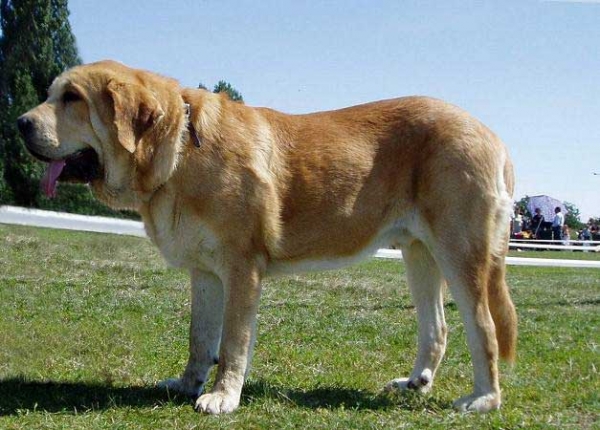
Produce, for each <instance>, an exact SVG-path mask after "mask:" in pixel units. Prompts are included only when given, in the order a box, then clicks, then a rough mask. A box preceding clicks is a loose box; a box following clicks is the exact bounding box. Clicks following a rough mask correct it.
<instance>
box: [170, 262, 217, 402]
mask: <svg viewBox="0 0 600 430" xmlns="http://www.w3.org/2000/svg"><path fill="white" fill-rule="evenodd" d="M191 278H192V319H191V323H190V351H189V354H190V355H189V359H188V363H187V366H186V368H185V371H184V372H183V376H182V377H181V378H179V379H168V380H166V381H163V382H161V383H159V386H162V387H165V388H167V389H169V390H172V391H176V392H180V393H183V394H187V395H190V396H199V395H200V394H202V391H203V389H204V384H205V383H206V380H207V378H208V373H209V371H210V369H211V368H212V367H213V366H214V365H215V364H217V363H218V361H219V344H220V341H221V332H222V327H223V284H222V282H221V280H220V279H219V278H217V277H216V276H214V275H212V274H209V273H205V272H200V271H197V270H192V272H191Z"/></svg>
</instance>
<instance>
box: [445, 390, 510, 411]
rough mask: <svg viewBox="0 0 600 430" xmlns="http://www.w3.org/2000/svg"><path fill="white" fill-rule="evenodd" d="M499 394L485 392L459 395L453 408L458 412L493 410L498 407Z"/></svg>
mask: <svg viewBox="0 0 600 430" xmlns="http://www.w3.org/2000/svg"><path fill="white" fill-rule="evenodd" d="M500 403H501V402H500V395H499V394H494V393H491V394H485V395H483V396H478V395H475V394H471V395H470V396H465V397H461V398H460V399H458V400H456V401H455V402H454V405H453V406H454V409H456V410H457V411H459V412H477V413H480V414H484V413H486V412H489V411H494V410H496V409H499V408H500Z"/></svg>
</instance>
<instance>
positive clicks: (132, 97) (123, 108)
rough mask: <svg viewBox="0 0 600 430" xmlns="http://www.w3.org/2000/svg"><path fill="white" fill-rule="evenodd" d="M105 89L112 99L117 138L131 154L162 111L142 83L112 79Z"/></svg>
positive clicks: (162, 113)
mask: <svg viewBox="0 0 600 430" xmlns="http://www.w3.org/2000/svg"><path fill="white" fill-rule="evenodd" d="M107 90H108V93H109V94H110V96H111V98H112V100H113V105H114V115H115V121H114V123H115V126H116V128H117V139H118V140H119V143H120V144H121V145H123V147H124V148H125V149H126V150H127V151H129V152H130V153H132V154H133V153H134V152H135V149H136V147H137V143H138V141H139V140H140V139H141V138H142V136H143V135H144V133H145V132H146V131H148V130H149V129H151V128H152V127H153V126H154V125H155V124H156V123H157V122H158V121H159V120H160V118H162V116H163V115H164V112H163V110H162V109H161V107H160V104H159V103H158V100H156V97H154V95H153V94H152V92H150V91H149V90H148V89H147V88H145V87H143V86H142V85H139V84H133V83H123V82H116V81H114V80H112V81H110V82H109V83H108V85H107Z"/></svg>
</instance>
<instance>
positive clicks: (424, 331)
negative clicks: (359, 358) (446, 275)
mask: <svg viewBox="0 0 600 430" xmlns="http://www.w3.org/2000/svg"><path fill="white" fill-rule="evenodd" d="M402 255H403V258H404V262H405V264H406V272H407V278H408V285H409V287H410V290H411V293H412V298H413V303H414V304H415V307H416V310H417V320H418V325H419V340H418V353H417V359H416V361H415V365H414V367H413V370H412V372H411V374H410V376H409V377H408V378H399V379H394V380H393V381H390V382H389V383H388V384H387V385H386V387H385V389H386V390H387V391H392V390H405V389H412V390H418V391H419V392H423V393H424V392H428V391H429V390H431V387H432V385H433V378H434V376H435V372H436V370H437V368H438V365H439V364H440V361H441V360H442V357H443V356H444V352H445V350H446V333H447V329H446V322H445V320H444V299H443V295H444V294H443V290H444V288H443V287H444V281H443V279H442V276H441V273H440V271H439V269H438V267H437V264H436V263H435V261H434V260H433V257H432V256H431V253H430V252H429V250H428V249H427V248H426V246H425V245H424V244H423V243H422V242H420V241H414V242H412V243H411V244H410V245H409V246H406V247H404V248H402Z"/></svg>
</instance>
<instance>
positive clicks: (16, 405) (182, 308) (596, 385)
mask: <svg viewBox="0 0 600 430" xmlns="http://www.w3.org/2000/svg"><path fill="white" fill-rule="evenodd" d="M566 254H569V256H575V257H582V258H595V259H599V258H600V255H599V254H591V253H587V254H583V253H559V252H550V253H544V254H542V255H545V256H549V257H550V258H566ZM515 255H517V254H516V253H515ZM518 255H525V253H518ZM526 255H527V256H531V255H535V256H539V255H540V253H533V254H531V253H526ZM0 267H1V268H2V269H1V271H0V315H2V316H1V317H0V428H2V429H4V428H7V429H34V428H49V429H59V428H68V429H90V428H107V429H108V428H110V429H138V428H139V429H142V428H156V429H166V428H169V429H171V428H174V429H187V428H189V429H192V428H198V429H200V428H227V429H229V428H244V429H245V428H257V429H258V428H260V429H263V428H264V429H267V428H269V429H271V428H272V429H278V428H322V429H337V428H339V429H349V428H372V429H381V428H434V429H446V428H460V429H463V428H472V429H486V428H503V429H513V428H524V429H525V428H527V429H529V428H540V429H541V428H560V429H563V428H573V429H576V428H577V429H579V428H600V419H599V414H600V395H599V393H600V378H599V375H598V368H599V367H600V354H599V350H598V342H599V341H600V338H599V335H598V334H599V333H600V330H599V326H600V324H599V323H600V312H599V311H600V271H598V270H594V269H589V270H581V269H580V270H576V269H558V268H535V267H510V269H509V282H510V284H511V286H512V291H513V298H514V301H515V304H516V305H517V310H518V313H519V317H520V323H519V328H520V340H519V357H518V363H517V365H516V366H515V367H514V368H512V369H511V368H508V367H507V366H505V365H502V366H501V371H502V379H501V385H502V388H503V394H504V405H503V408H502V409H501V410H500V411H498V412H493V413H490V414H488V415H484V416H477V415H461V414H459V413H456V412H454V411H453V410H452V408H451V404H452V401H453V400H454V399H456V398H457V397H459V396H461V395H464V394H467V393H468V392H470V390H471V383H472V381H471V378H472V376H471V373H472V369H471V364H470V361H469V360H470V359H469V355H468V352H467V349H466V345H465V339H464V331H463V327H462V324H461V323H460V317H459V315H458V313H457V310H456V308H455V306H454V305H453V303H452V301H451V299H450V298H449V299H448V304H447V306H446V313H447V320H448V324H449V328H450V332H449V345H448V351H447V354H446V357H445V359H444V361H443V363H442V366H441V368H440V371H439V373H438V376H437V379H436V385H435V387H434V390H433V392H432V394H430V395H428V396H424V397H421V396H417V395H394V396H387V395H384V394H382V393H381V392H380V389H381V387H382V386H383V385H384V384H385V383H386V382H387V381H389V380H390V379H392V378H395V377H399V376H405V375H407V374H408V373H409V372H410V370H411V366H412V363H413V360H414V356H415V352H416V351H415V341H416V322H415V311H414V309H413V307H412V306H411V302H410V297H409V294H408V289H407V287H406V283H405V280H404V267H403V265H402V263H399V262H393V261H383V260H370V261H368V262H366V263H364V264H362V265H358V266H356V267H353V268H349V269H345V270H340V271H332V272H324V273H318V274H308V275H298V276H290V277H285V278H279V279H272V280H268V281H266V283H265V289H264V295H263V299H262V304H261V308H260V315H259V337H258V342H257V345H256V354H255V359H254V366H253V372H252V374H251V377H250V380H249V382H248V384H247V386H246V387H245V389H244V392H243V396H242V405H241V407H240V409H239V410H238V411H236V412H235V413H234V414H231V415H227V416H219V417H212V416H202V415H199V414H197V413H195V412H194V411H193V408H192V404H191V403H190V400H189V399H187V398H184V397H181V396H179V397H178V396H173V395H169V394H168V393H166V392H164V391H161V390H157V389H155V388H154V384H155V382H156V381H158V380H161V379H163V378H166V377H172V376H177V375H179V373H180V372H181V371H182V369H183V367H184V365H185V362H186V359H187V332H188V322H189V291H188V290H189V289H188V280H187V275H186V274H185V273H183V272H179V271H175V270H173V269H169V268H167V267H166V266H165V264H164V263H163V261H162V260H161V258H160V257H159V255H158V253H157V251H156V250H155V249H154V247H153V246H152V245H151V244H150V243H149V242H148V241H147V240H144V239H138V238H131V237H118V236H110V235H100V234H90V233H74V232H64V231H56V230H44V229H33V228H23V227H8V226H3V225H0Z"/></svg>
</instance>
